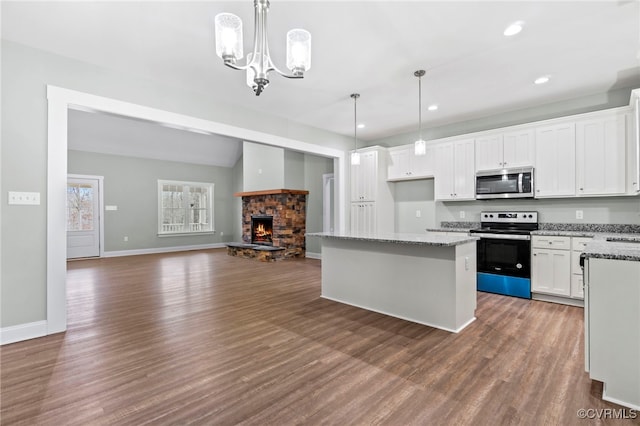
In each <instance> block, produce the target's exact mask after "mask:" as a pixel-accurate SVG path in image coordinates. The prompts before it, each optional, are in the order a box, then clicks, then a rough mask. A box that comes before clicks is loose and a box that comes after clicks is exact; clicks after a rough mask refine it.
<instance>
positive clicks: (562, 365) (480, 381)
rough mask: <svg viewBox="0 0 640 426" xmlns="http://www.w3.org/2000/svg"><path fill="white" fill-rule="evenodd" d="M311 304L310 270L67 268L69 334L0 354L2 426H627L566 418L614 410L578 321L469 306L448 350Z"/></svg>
mask: <svg viewBox="0 0 640 426" xmlns="http://www.w3.org/2000/svg"><path fill="white" fill-rule="evenodd" d="M319 295H320V262H319V261H317V260H311V259H301V260H287V261H282V262H277V263H261V262H256V261H252V260H248V259H240V258H235V257H230V256H227V255H226V252H225V251H224V250H219V249H217V250H204V251H193V252H184V253H168V254H158V255H145V256H131V257H121V258H105V259H95V260H83V261H75V262H69V264H68V308H69V329H68V331H67V332H66V333H62V334H57V335H52V336H48V337H44V338H40V339H34V340H31V341H26V342H20V343H15V344H11V345H6V346H3V347H2V348H0V355H1V368H2V370H1V376H0V379H1V384H0V386H1V391H2V395H1V396H2V399H1V409H0V422H1V423H2V424H3V425H14V424H16V425H35V424H38V425H56V426H62V425H94V424H96V425H101V424H105V425H107V424H108V425H112V424H116V425H144V424H161V425H164V424H170V425H174V424H175V425H182V424H205V425H232V424H244V425H269V424H273V425H289V424H309V425H316V424H336V425H351V424H353V425H360V424H386V425H413V424H415V425H426V424H429V425H440V424H442V425H445V424H446V425H466V424H473V425H485V424H486V425H498V424H522V425H541V424H548V425H554V424H558V425H573V424H575V425H584V424H626V425H629V424H640V419H634V420H612V419H592V420H581V419H579V418H578V416H577V411H578V410H579V409H581V408H584V409H594V410H596V409H615V410H617V409H620V408H621V407H619V406H616V405H614V404H609V403H606V402H604V401H602V400H601V399H600V392H601V390H602V386H601V384H600V383H597V382H592V381H591V380H590V379H589V378H588V375H587V374H586V373H585V372H584V371H583V370H584V368H583V364H584V357H583V320H582V315H583V312H582V309H580V308H575V307H569V306H563V305H556V304H551V303H545V302H536V301H529V300H522V299H517V298H510V297H504V296H499V295H492V294H487V293H478V310H477V318H478V319H477V321H475V322H474V323H473V324H471V325H470V326H469V327H468V328H466V329H465V330H463V332H461V333H459V334H452V333H448V332H445V331H441V330H437V329H433V328H430V327H426V326H422V325H418V324H414V323H411V322H407V321H403V320H399V319H395V318H391V317H388V316H385V315H381V314H376V313H372V312H368V311H365V310H361V309H358V308H354V307H351V306H347V305H343V304H340V303H336V302H332V301H328V300H324V299H321V298H320V297H319ZM626 414H627V415H629V414H631V413H630V411H629V410H627V412H626ZM609 417H612V416H609ZM638 417H640V414H639V415H638Z"/></svg>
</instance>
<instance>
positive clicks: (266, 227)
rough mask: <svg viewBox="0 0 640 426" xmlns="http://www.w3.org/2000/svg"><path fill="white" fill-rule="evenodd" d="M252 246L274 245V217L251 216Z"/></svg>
mask: <svg viewBox="0 0 640 426" xmlns="http://www.w3.org/2000/svg"><path fill="white" fill-rule="evenodd" d="M251 244H260V245H264V246H272V245H273V216H270V215H252V216H251Z"/></svg>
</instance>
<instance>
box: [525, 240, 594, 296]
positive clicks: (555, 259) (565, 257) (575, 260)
mask: <svg viewBox="0 0 640 426" xmlns="http://www.w3.org/2000/svg"><path fill="white" fill-rule="evenodd" d="M590 240H591V238H590V237H562V236H535V235H534V236H533V237H532V239H531V247H532V250H531V253H532V256H531V257H532V260H531V291H532V292H534V293H543V294H549V295H554V296H560V297H565V298H572V299H579V300H582V299H583V298H584V292H583V280H582V268H580V254H582V252H583V251H584V246H585V245H586V244H587V243H588V242H589V241H590Z"/></svg>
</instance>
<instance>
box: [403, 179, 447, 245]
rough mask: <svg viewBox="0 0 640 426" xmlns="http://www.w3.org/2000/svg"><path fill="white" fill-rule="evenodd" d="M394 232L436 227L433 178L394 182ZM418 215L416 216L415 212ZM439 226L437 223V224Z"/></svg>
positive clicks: (416, 230) (422, 230) (418, 230)
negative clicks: (418, 213)
mask: <svg viewBox="0 0 640 426" xmlns="http://www.w3.org/2000/svg"><path fill="white" fill-rule="evenodd" d="M391 185H393V186H395V192H394V201H395V228H394V229H395V230H396V232H410V233H412V232H424V230H425V229H426V228H435V227H436V202H435V201H434V200H433V198H434V193H433V179H421V180H414V181H403V182H395V183H392V184H391ZM418 211H419V212H420V217H417V212H418ZM438 226H439V224H438Z"/></svg>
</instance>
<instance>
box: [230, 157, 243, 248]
mask: <svg viewBox="0 0 640 426" xmlns="http://www.w3.org/2000/svg"><path fill="white" fill-rule="evenodd" d="M243 163H244V156H240V158H239V159H238V161H237V162H236V165H235V166H233V171H232V176H233V192H234V193H235V192H244V183H243V179H242V173H243ZM233 198H234V200H233V201H232V202H231V205H232V218H233V238H232V241H242V197H233Z"/></svg>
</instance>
